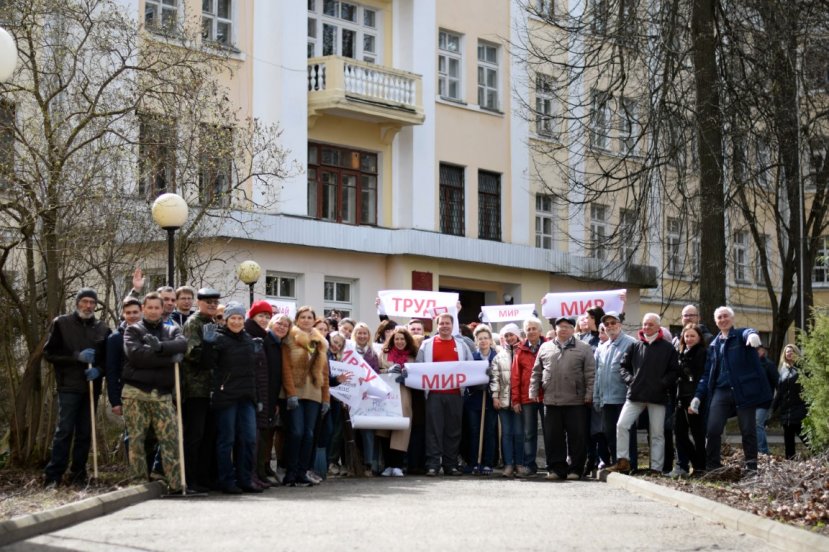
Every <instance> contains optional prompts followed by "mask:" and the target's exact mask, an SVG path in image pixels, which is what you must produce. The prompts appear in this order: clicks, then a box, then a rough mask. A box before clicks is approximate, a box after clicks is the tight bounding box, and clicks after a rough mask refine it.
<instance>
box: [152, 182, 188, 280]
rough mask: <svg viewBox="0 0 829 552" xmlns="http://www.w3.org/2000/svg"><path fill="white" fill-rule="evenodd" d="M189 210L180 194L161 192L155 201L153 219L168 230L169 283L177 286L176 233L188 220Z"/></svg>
mask: <svg viewBox="0 0 829 552" xmlns="http://www.w3.org/2000/svg"><path fill="white" fill-rule="evenodd" d="M188 211H189V209H188V208H187V202H186V201H184V198H182V197H181V196H180V195H178V194H161V195H160V196H158V197H157V198H156V200H155V201H154V202H153V207H152V215H153V220H154V221H155V223H156V224H157V225H159V226H160V227H161V228H163V229H164V230H166V231H167V285H168V286H170V287H175V267H174V259H175V255H176V252H175V234H176V230H178V229H179V228H181V227H182V226H184V223H185V222H187V214H188Z"/></svg>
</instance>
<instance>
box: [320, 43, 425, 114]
mask: <svg viewBox="0 0 829 552" xmlns="http://www.w3.org/2000/svg"><path fill="white" fill-rule="evenodd" d="M421 89H422V79H421V77H420V75H416V74H414V73H409V72H407V71H400V70H398V69H392V68H389V67H383V66H381V65H374V64H371V63H366V62H362V61H357V60H353V59H349V58H342V57H338V56H326V57H321V58H313V59H309V60H308V94H309V96H308V107H309V115H310V116H315V115H319V114H320V112H332V113H336V114H339V115H343V116H354V117H358V118H362V119H366V118H368V119H369V120H372V121H374V122H379V123H383V122H386V123H398V124H404V125H406V124H409V125H411V124H421V123H422V122H423V101H422V91H421Z"/></svg>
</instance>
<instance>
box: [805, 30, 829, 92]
mask: <svg viewBox="0 0 829 552" xmlns="http://www.w3.org/2000/svg"><path fill="white" fill-rule="evenodd" d="M803 71H804V73H805V74H806V79H805V80H806V83H807V85H808V86H809V87H810V88H813V89H817V90H826V89H829V42H827V41H825V40H817V41H815V43H814V44H813V45H812V46H811V47H809V48H807V50H806V52H805V53H804V54H803Z"/></svg>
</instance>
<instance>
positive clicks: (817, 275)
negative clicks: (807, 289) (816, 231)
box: [812, 236, 829, 286]
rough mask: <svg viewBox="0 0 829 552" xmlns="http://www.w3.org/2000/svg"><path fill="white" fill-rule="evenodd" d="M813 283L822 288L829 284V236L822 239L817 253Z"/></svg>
mask: <svg viewBox="0 0 829 552" xmlns="http://www.w3.org/2000/svg"><path fill="white" fill-rule="evenodd" d="M812 282H814V283H815V284H818V285H821V286H823V285H827V284H829V236H824V237H822V238H820V242H819V246H818V250H817V251H816V252H815V266H814V270H813V271H812Z"/></svg>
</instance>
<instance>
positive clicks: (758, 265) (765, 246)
mask: <svg viewBox="0 0 829 552" xmlns="http://www.w3.org/2000/svg"><path fill="white" fill-rule="evenodd" d="M761 252H762V253H764V254H765V256H766V262H765V263H763V257H762V255H761ZM768 261H769V236H768V234H761V235H760V247H758V248H757V253H756V262H755V263H754V281H755V282H757V284H759V285H764V284H765V283H766V280H765V277H764V276H763V270H764V269H765V268H766V267H768V266H769V265H768Z"/></svg>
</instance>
